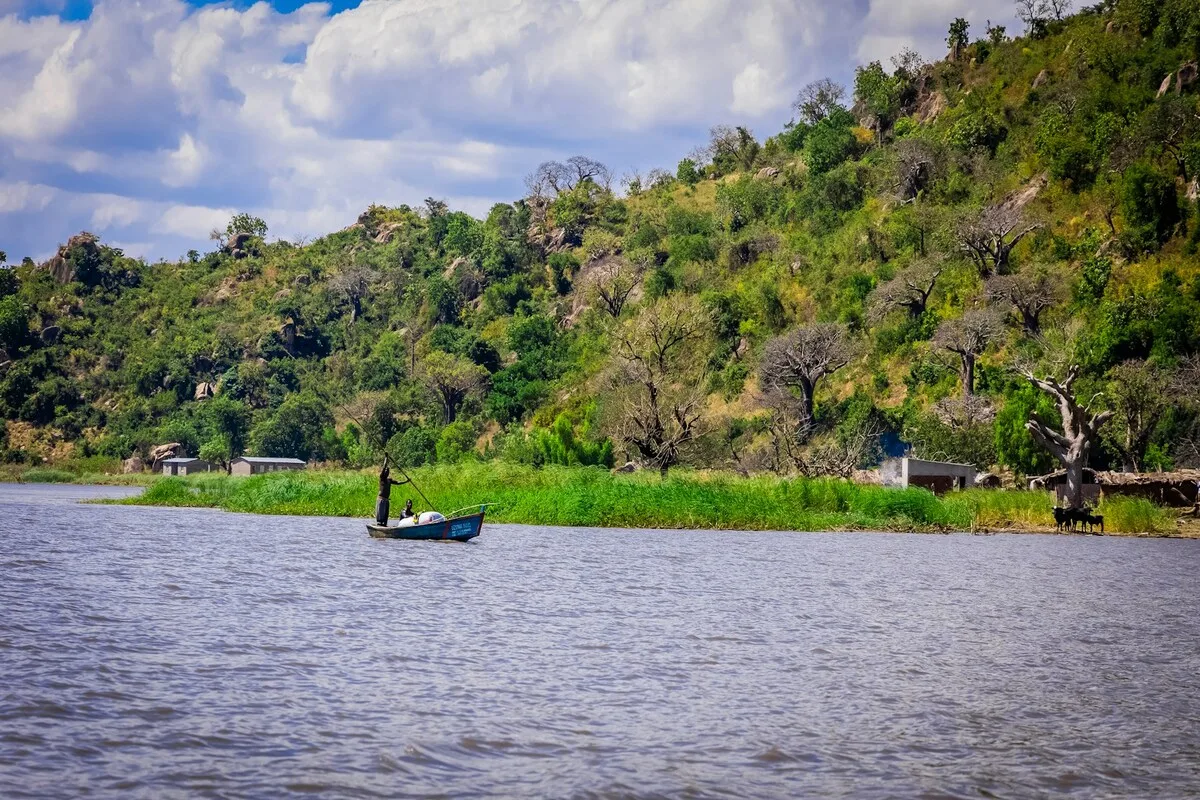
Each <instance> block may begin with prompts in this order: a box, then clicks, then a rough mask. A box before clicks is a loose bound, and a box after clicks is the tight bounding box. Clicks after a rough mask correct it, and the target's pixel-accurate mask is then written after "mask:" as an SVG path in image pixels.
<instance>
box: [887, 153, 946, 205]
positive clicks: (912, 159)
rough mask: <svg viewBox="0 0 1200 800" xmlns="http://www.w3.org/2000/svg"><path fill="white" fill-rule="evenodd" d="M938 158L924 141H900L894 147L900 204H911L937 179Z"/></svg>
mask: <svg viewBox="0 0 1200 800" xmlns="http://www.w3.org/2000/svg"><path fill="white" fill-rule="evenodd" d="M939 166H940V158H939V154H938V152H937V150H936V149H935V148H934V146H933V145H932V144H930V143H929V142H927V141H926V140H924V139H902V140H901V141H900V143H899V144H897V145H896V183H895V185H894V186H893V188H894V189H895V191H896V194H897V195H898V196H899V198H900V200H901V202H904V203H911V202H913V201H914V200H916V199H917V197H918V196H919V195H920V194H921V192H922V191H923V190H924V189H925V187H926V186H928V185H929V184H930V183H932V182H933V181H934V180H935V179H936V178H937V173H938V171H939Z"/></svg>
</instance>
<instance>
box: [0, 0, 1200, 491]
mask: <svg viewBox="0 0 1200 800" xmlns="http://www.w3.org/2000/svg"><path fill="white" fill-rule="evenodd" d="M947 22H948V24H949V21H947ZM1031 27H1032V31H1031V32H1030V33H1029V34H1028V35H1026V36H1023V37H1019V38H1009V37H1007V36H1006V34H1005V32H1004V31H1003V30H998V29H991V30H989V31H987V32H986V33H985V35H984V37H983V38H980V39H978V40H976V41H973V42H972V41H971V36H970V35H969V34H968V33H966V32H964V31H963V28H962V25H957V26H954V29H953V30H952V35H951V37H950V39H949V40H948V43H949V44H950V45H951V55H952V57H950V58H948V59H947V60H945V61H942V62H940V63H936V64H932V65H926V64H923V63H921V62H920V59H919V58H917V57H916V56H915V55H914V54H911V53H905V54H900V55H898V56H897V58H895V59H893V63H892V64H891V65H890V66H887V67H885V66H883V65H880V64H878V63H875V64H871V65H868V66H867V67H864V68H860V69H859V70H858V72H857V78H856V81H855V86H854V87H851V88H848V89H846V90H842V89H841V88H840V87H837V86H836V85H833V84H831V83H828V82H822V83H818V84H814V85H813V86H810V87H806V88H805V89H804V90H803V91H801V92H800V99H799V100H798V102H797V109H796V118H795V121H794V122H793V123H792V124H790V125H789V126H788V127H787V128H786V129H785V130H783V131H781V132H779V133H777V134H776V135H774V136H772V137H770V138H767V139H766V140H765V141H760V140H759V139H758V138H756V137H755V135H754V134H753V133H752V132H750V131H748V130H746V129H744V128H733V129H727V128H716V129H714V130H713V134H712V139H711V141H710V142H709V143H708V145H707V146H705V147H703V148H700V149H698V150H697V152H695V153H694V154H692V155H690V156H689V157H688V158H685V159H683V160H681V161H680V163H679V164H678V165H677V167H676V168H674V169H672V170H670V171H655V172H653V173H651V174H649V175H643V176H629V177H628V178H627V179H625V180H624V181H621V182H617V181H615V180H614V179H613V177H612V176H611V175H610V174H609V171H608V170H607V168H605V167H604V166H603V165H600V164H596V163H595V162H592V161H590V160H588V159H584V158H578V159H572V160H571V161H569V162H566V163H561V164H560V163H550V164H546V165H543V166H542V167H541V168H539V169H538V171H537V172H535V173H534V174H533V175H531V176H530V178H529V180H528V182H527V183H528V186H529V195H528V196H527V197H525V198H523V199H521V200H518V201H516V202H515V203H513V204H511V205H497V206H495V207H494V208H493V209H492V210H491V212H490V213H489V214H488V216H487V218H486V219H484V220H478V219H474V218H472V217H471V216H469V215H467V214H464V213H462V212H457V211H452V210H450V209H448V208H447V207H446V206H445V204H443V203H440V202H438V201H436V200H432V199H431V200H428V201H426V203H425V205H424V206H423V207H421V208H410V207H407V206H401V207H399V208H386V207H382V206H372V207H371V208H370V209H368V210H367V211H366V212H364V214H363V215H362V216H361V217H360V218H359V219H358V221H357V222H356V223H355V224H353V225H351V226H350V227H348V228H347V229H345V230H342V231H338V232H336V233H332V234H330V235H328V236H325V237H324V238H321V239H318V240H316V241H313V242H285V241H270V240H268V239H267V238H266V237H267V228H266V225H265V224H264V223H263V222H262V221H261V220H257V219H254V218H252V217H249V216H245V215H241V216H239V217H236V218H234V219H233V220H231V222H230V224H229V228H228V230H227V231H225V232H224V235H223V236H222V239H221V241H220V242H218V245H219V246H218V247H217V248H216V249H215V250H214V251H213V252H210V253H207V254H200V253H196V252H193V253H190V254H189V255H188V256H187V257H185V258H184V259H183V260H181V261H179V262H174V263H167V262H160V263H153V264H147V263H143V262H142V261H139V260H135V259H130V258H128V257H126V256H125V255H123V254H122V253H121V252H120V251H119V250H117V249H114V248H111V247H108V246H106V245H105V244H104V243H103V242H100V241H98V240H96V239H95V237H92V236H90V235H86V234H81V235H80V236H77V237H74V238H72V239H71V240H70V241H69V242H68V243H67V244H65V245H63V246H62V248H60V251H59V255H58V256H56V257H55V258H54V259H51V261H50V262H47V263H46V264H44V265H34V264H33V263H32V262H29V261H28V260H26V263H24V264H22V265H20V266H13V267H12V268H10V269H5V270H3V271H0V298H2V299H0V348H3V353H0V362H4V363H3V366H0V415H3V417H4V418H5V419H6V420H8V423H7V429H6V431H5V433H4V435H3V441H0V451H2V452H3V458H4V459H5V460H7V461H10V462H19V463H37V462H40V461H42V460H50V461H58V462H63V461H69V460H71V459H85V458H108V459H118V458H120V459H124V458H128V457H130V455H131V454H133V453H135V452H140V453H141V454H142V455H143V456H145V455H146V454H148V452H149V450H150V448H151V447H153V446H155V445H159V444H163V443H167V442H178V443H181V444H183V445H184V448H185V449H186V451H187V452H189V453H192V454H197V453H198V454H201V455H203V456H205V457H208V458H212V459H215V460H219V461H225V460H228V459H229V458H231V457H233V456H235V455H237V454H239V453H242V452H252V453H254V454H261V455H280V456H297V457H301V458H305V459H313V460H318V461H337V462H346V463H348V464H350V465H352V466H364V465H368V464H371V463H374V462H375V461H376V460H377V459H378V458H379V457H380V453H381V447H382V444H383V443H384V442H386V443H388V448H389V450H390V451H391V452H392V454H393V456H394V457H396V458H397V459H398V460H399V461H401V462H402V463H404V464H405V465H414V466H415V465H420V464H426V463H432V462H435V461H436V462H440V463H447V462H455V461H461V460H470V459H474V458H500V459H504V460H506V461H510V462H516V463H524V464H533V465H543V464H552V463H557V464H600V465H605V466H612V465H613V464H614V462H615V463H623V462H624V461H625V460H626V459H627V458H628V459H633V460H637V461H641V462H644V463H647V464H651V465H654V466H661V467H668V466H673V465H676V464H680V465H691V466H696V467H709V468H725V469H728V468H733V469H738V470H742V471H747V472H758V471H776V472H781V473H794V472H801V473H807V474H818V473H820V474H834V475H839V474H840V475H845V474H848V473H849V472H850V471H851V470H852V469H854V468H855V467H860V466H866V465H869V464H871V463H874V462H877V460H878V458H879V456H880V454H881V453H882V452H883V451H885V450H886V451H889V452H898V451H899V450H901V449H903V448H905V447H911V448H913V451H914V452H915V453H917V454H918V455H921V456H924V457H930V458H941V459H950V460H955V461H964V462H973V463H976V464H978V465H979V466H980V467H984V468H993V467H998V468H1001V469H1006V470H1010V471H1012V472H1015V473H1019V474H1032V473H1037V472H1041V471H1044V470H1047V469H1048V468H1050V467H1051V466H1052V465H1053V461H1052V459H1051V457H1050V455H1049V453H1048V452H1047V451H1045V450H1044V449H1042V448H1041V447H1039V446H1038V445H1037V444H1036V443H1035V442H1034V441H1033V440H1032V439H1031V438H1030V435H1029V434H1028V433H1027V432H1026V430H1025V428H1024V424H1025V422H1026V420H1027V419H1028V418H1029V416H1030V414H1031V412H1035V411H1039V410H1040V413H1042V414H1043V415H1046V416H1047V418H1051V417H1054V418H1056V412H1055V410H1054V407H1053V405H1052V402H1051V399H1050V398H1049V396H1047V395H1042V394H1040V393H1039V392H1038V391H1037V390H1036V389H1035V388H1033V387H1032V386H1031V385H1030V384H1029V382H1028V381H1027V380H1025V379H1024V378H1023V377H1022V376H1021V374H1020V372H1019V371H1018V370H1017V369H1016V367H1022V368H1024V369H1027V370H1032V371H1035V372H1038V373H1040V374H1056V375H1062V374H1063V373H1064V372H1065V371H1066V368H1067V366H1068V365H1070V364H1078V365H1079V366H1080V367H1081V377H1080V378H1079V382H1078V384H1077V391H1078V394H1079V396H1080V397H1082V398H1086V397H1092V398H1093V400H1092V404H1093V406H1094V407H1095V408H1101V407H1103V408H1108V409H1111V410H1113V411H1114V412H1116V415H1115V418H1114V419H1113V421H1112V422H1111V423H1109V424H1108V426H1107V427H1106V428H1105V431H1104V436H1103V438H1104V441H1103V446H1101V447H1098V448H1096V449H1095V450H1094V452H1093V453H1092V462H1093V465H1094V466H1097V467H1116V468H1120V467H1122V466H1126V467H1129V468H1134V469H1153V468H1169V467H1171V466H1182V465H1187V464H1191V465H1193V466H1194V465H1196V463H1195V462H1196V461H1197V459H1198V458H1200V452H1198V445H1197V442H1198V431H1200V428H1198V425H1197V414H1198V407H1197V402H1196V401H1197V397H1196V395H1197V393H1198V392H1200V388H1198V387H1197V386H1196V383H1197V382H1198V381H1197V380H1196V375H1197V374H1198V373H1197V372H1196V361H1195V357H1196V355H1197V351H1198V350H1200V259H1198V257H1197V253H1196V251H1197V246H1198V245H1200V219H1197V215H1196V211H1197V201H1196V198H1197V194H1198V184H1197V178H1196V176H1197V175H1200V104H1198V101H1197V100H1198V94H1200V81H1198V79H1197V67H1196V59H1197V56H1198V55H1200V3H1198V2H1196V0H1168V2H1165V3H1162V2H1148V1H1147V0H1121V2H1119V3H1111V2H1110V3H1106V4H1104V5H1103V6H1101V7H1097V8H1093V9H1088V10H1085V11H1084V12H1082V13H1080V14H1077V15H1075V16H1073V17H1069V18H1067V19H1065V20H1062V21H1043V20H1036V21H1034V22H1033V24H1032V26H1031ZM797 89H798V91H799V89H800V87H797ZM797 359H799V361H798V360H797Z"/></svg>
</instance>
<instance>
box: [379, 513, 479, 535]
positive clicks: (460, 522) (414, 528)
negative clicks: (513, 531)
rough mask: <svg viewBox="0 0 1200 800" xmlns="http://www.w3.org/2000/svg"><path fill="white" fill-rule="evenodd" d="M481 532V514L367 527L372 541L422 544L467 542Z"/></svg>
mask: <svg viewBox="0 0 1200 800" xmlns="http://www.w3.org/2000/svg"><path fill="white" fill-rule="evenodd" d="M482 530H483V514H472V515H471V516H469V517H457V518H455V519H448V520H444V521H442V522H430V523H428V524H426V525H405V526H402V527H401V526H392V525H376V524H374V523H371V524H369V525H367V533H369V534H371V537H372V538H374V539H411V540H414V541H422V542H467V541H470V540H471V539H474V538H475V537H476V536H478V535H479V534H480V532H481V531H482Z"/></svg>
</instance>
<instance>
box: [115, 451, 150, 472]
mask: <svg viewBox="0 0 1200 800" xmlns="http://www.w3.org/2000/svg"><path fill="white" fill-rule="evenodd" d="M145 471H146V462H145V461H142V457H141V456H139V455H138V454H137V453H134V454H133V455H132V456H130V457H129V458H127V459H125V460H124V461H122V462H121V472H123V473H125V474H126V475H133V474H136V473H138V472H145Z"/></svg>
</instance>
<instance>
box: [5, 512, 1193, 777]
mask: <svg viewBox="0 0 1200 800" xmlns="http://www.w3.org/2000/svg"><path fill="white" fill-rule="evenodd" d="M64 491H66V490H64ZM73 496H74V495H65V494H55V493H54V492H53V491H50V490H44V491H42V490H39V491H37V492H30V491H28V490H14V489H11V488H0V530H2V531H3V533H2V534H0V795H2V796H5V797H23V796H59V797H61V796H77V795H83V794H85V793H89V792H90V793H94V794H101V795H119V796H122V797H153V798H158V797H174V796H196V797H247V796H251V797H258V796H279V795H285V794H293V793H295V794H299V793H307V794H316V795H320V796H329V797H395V796H428V795H441V796H447V797H465V796H494V797H607V796H639V797H642V796H671V797H708V796H729V797H735V796H736V797H745V796H761V797H796V796H814V795H815V796H844V797H918V796H923V797H991V796H997V797H1040V796H1062V795H1073V796H1077V797H1085V798H1093V797H1151V796H1156V797H1170V798H1175V797H1188V796H1192V797H1195V796H1200V591H1198V587H1200V581H1198V580H1197V571H1198V569H1197V568H1198V567H1200V542H1196V541H1161V540H1154V541H1151V540H1123V539H1099V538H1071V537H1049V536H990V537H981V536H965V535H964V536H894V535H873V534H817V535H809V534H771V533H766V534H763V533H755V534H730V533H716V532H711V533H706V532H702V533H657V532H625V531H598V530H558V529H538V528H524V527H510V526H500V525H488V526H486V527H485V529H484V534H483V536H482V537H481V538H480V539H478V540H476V542H475V543H472V544H468V545H452V544H424V543H408V542H392V541H386V542H378V541H374V540H371V539H370V538H368V537H367V536H366V534H365V531H364V527H363V525H362V523H360V522H356V521H351V520H316V519H291V518H260V517H249V516H235V515H229V514H223V513H218V512H210V511H187V510H157V509H137V508H116V507H97V506H82V505H76V504H71V503H65V502H57V503H55V502H51V501H52V500H54V499H55V498H58V499H60V500H63V499H68V498H69V497H73Z"/></svg>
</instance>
